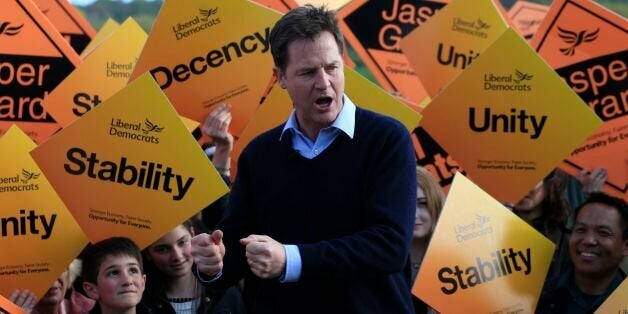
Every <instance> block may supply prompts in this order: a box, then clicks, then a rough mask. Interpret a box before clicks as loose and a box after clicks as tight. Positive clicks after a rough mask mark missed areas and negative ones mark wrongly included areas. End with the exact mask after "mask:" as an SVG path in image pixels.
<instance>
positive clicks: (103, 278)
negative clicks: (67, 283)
mask: <svg viewBox="0 0 628 314" xmlns="http://www.w3.org/2000/svg"><path fill="white" fill-rule="evenodd" d="M145 284H146V276H145V275H144V274H142V271H141V269H140V266H139V264H138V261H137V260H136V259H135V258H133V257H130V256H126V255H121V256H107V257H106V258H105V260H104V261H103V262H102V264H101V265H100V268H99V270H98V277H97V279H96V284H93V283H89V282H84V283H83V287H84V288H85V291H86V292H87V294H88V296H89V297H90V298H92V299H94V300H97V301H98V303H99V305H98V306H100V307H101V309H103V310H104V309H107V310H108V311H109V312H123V311H127V310H129V309H131V308H134V307H135V306H136V305H137V304H139V303H140V300H141V299H142V294H143V293H144V286H145Z"/></svg>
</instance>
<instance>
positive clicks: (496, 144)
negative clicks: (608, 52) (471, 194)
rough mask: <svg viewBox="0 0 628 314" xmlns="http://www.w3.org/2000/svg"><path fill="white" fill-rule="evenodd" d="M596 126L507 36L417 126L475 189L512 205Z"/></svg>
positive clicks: (518, 41) (528, 51) (515, 38)
mask: <svg viewBox="0 0 628 314" xmlns="http://www.w3.org/2000/svg"><path fill="white" fill-rule="evenodd" d="M461 91H464V92H461ZM600 124H601V121H600V120H599V118H597V116H596V115H595V113H593V112H592V111H591V110H590V109H589V108H587V107H586V106H585V105H584V103H583V102H582V100H581V99H580V98H579V97H578V95H576V94H575V93H574V92H573V91H572V90H571V89H570V88H569V87H568V86H567V85H565V83H564V82H563V80H562V79H561V78H560V77H559V76H558V75H556V73H555V72H554V71H553V70H552V69H551V68H549V67H548V66H547V64H546V63H545V62H544V61H543V60H541V58H540V57H539V56H538V55H537V54H536V53H535V52H534V50H532V48H530V46H528V44H527V43H526V42H525V41H524V40H523V39H522V38H521V37H520V36H519V35H518V34H517V33H516V32H515V31H514V30H512V29H508V30H507V31H506V32H504V34H503V35H502V36H501V37H500V38H499V39H497V40H496V41H495V42H494V43H493V45H491V46H490V47H489V48H488V49H487V50H486V51H485V52H484V53H483V54H482V55H481V56H480V57H479V58H478V59H477V60H475V61H474V62H473V64H471V66H469V68H467V69H466V70H465V71H464V72H462V73H461V74H460V75H459V76H458V77H457V78H456V79H455V80H454V81H453V82H452V83H451V84H449V86H448V87H447V89H445V90H444V91H443V92H442V93H441V94H439V96H437V97H436V98H435V99H434V100H433V101H432V102H431V103H430V105H429V106H427V108H425V110H424V111H423V120H422V121H421V126H422V127H423V128H425V129H426V130H427V131H428V132H430V135H432V137H434V138H435V139H436V140H437V141H438V143H439V144H440V145H441V146H442V147H443V148H444V149H446V150H447V151H448V152H449V153H450V154H452V156H453V157H454V158H455V159H456V160H457V161H458V162H459V163H460V165H462V167H463V168H464V170H465V171H466V172H467V174H468V175H469V177H470V178H472V179H473V181H474V182H475V183H476V184H477V185H479V186H480V187H481V188H482V189H483V190H485V191H486V192H488V193H489V194H491V195H492V196H494V197H495V198H497V199H499V200H502V201H510V202H513V203H514V202H517V201H518V200H519V199H520V198H521V197H523V196H524V195H525V194H526V193H527V192H528V191H529V190H530V189H531V188H532V187H534V186H535V185H536V184H537V183H538V182H539V181H541V180H542V179H543V177H544V176H545V175H546V174H547V173H549V172H550V171H551V170H552V169H554V167H556V166H557V165H558V164H559V163H560V162H561V161H562V160H563V158H564V157H565V156H567V155H568V154H569V153H570V152H571V151H572V150H573V148H574V147H576V146H577V145H578V144H579V143H581V142H582V140H583V139H584V138H585V137H586V136H588V135H589V134H590V133H591V132H593V131H594V130H595V129H596V128H597V127H598V126H599V125H600ZM574 125H577V126H578V127H577V128H574V127H573V126H574ZM550 148H551V149H550Z"/></svg>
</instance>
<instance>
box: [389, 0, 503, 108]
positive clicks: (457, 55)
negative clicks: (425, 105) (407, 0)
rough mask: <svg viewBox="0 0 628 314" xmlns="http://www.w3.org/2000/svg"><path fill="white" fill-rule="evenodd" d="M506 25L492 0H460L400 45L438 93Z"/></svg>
mask: <svg viewBox="0 0 628 314" xmlns="http://www.w3.org/2000/svg"><path fill="white" fill-rule="evenodd" d="M506 28H507V25H506V21H505V20H504V18H503V17H502V15H501V13H500V12H499V10H498V9H497V7H496V6H495V4H494V3H493V0H476V1H466V0H457V1H453V2H451V3H450V4H448V5H447V6H446V7H445V8H443V9H442V10H441V12H439V13H438V14H437V15H435V16H434V17H433V18H431V19H430V20H429V21H428V22H426V23H425V25H424V26H423V27H419V28H417V29H416V30H414V31H412V32H411V33H410V34H408V35H407V36H406V37H404V38H403V39H402V40H401V49H402V50H403V53H404V54H405V55H406V57H407V58H408V61H409V62H410V64H411V65H412V68H413V69H414V71H415V72H416V74H417V76H418V77H419V78H420V79H421V82H423V86H424V87H425V90H426V91H427V93H428V95H429V96H430V97H435V96H436V95H438V93H440V92H441V91H442V90H443V88H445V87H446V86H447V84H449V82H451V80H452V79H454V78H455V77H456V76H458V74H460V73H461V72H462V71H463V70H464V69H466V68H467V67H468V66H469V65H470V64H471V62H473V60H475V59H476V58H477V57H478V56H479V55H480V54H481V53H482V52H483V51H484V50H485V49H486V48H487V47H488V46H489V45H490V44H491V43H493V42H494V41H495V39H497V37H499V36H500V35H501V34H502V33H503V32H504V31H505V30H506Z"/></svg>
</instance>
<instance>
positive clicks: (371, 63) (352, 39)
mask: <svg viewBox="0 0 628 314" xmlns="http://www.w3.org/2000/svg"><path fill="white" fill-rule="evenodd" d="M443 2H444V1H443ZM444 5H445V3H442V2H438V1H423V0H394V1H367V0H354V1H353V2H351V3H350V4H349V5H347V6H346V7H345V8H343V9H342V10H341V11H340V12H339V14H338V15H339V18H340V26H341V28H342V31H343V33H344V35H345V37H346V39H347V40H348V41H349V43H350V44H351V46H352V47H353V48H355V50H356V52H357V53H358V55H359V56H360V58H361V59H362V61H364V64H365V65H366V66H367V67H368V69H369V70H370V71H371V72H372V73H373V75H374V76H375V78H376V79H377V82H378V83H379V84H380V85H381V86H382V87H383V88H384V89H385V90H387V91H395V92H398V93H400V94H401V96H403V97H404V98H407V99H409V100H410V101H412V102H414V103H416V104H417V105H421V104H423V103H424V102H427V101H428V100H429V98H428V97H427V96H428V94H427V92H426V91H425V89H424V88H423V85H422V82H421V81H420V80H419V78H418V77H417V75H416V73H415V71H414V70H413V69H412V68H411V67H410V64H409V63H408V59H406V55H404V54H402V53H401V39H402V38H403V37H404V36H406V35H407V34H408V33H410V32H411V31H412V30H413V29H415V28H417V27H418V28H419V29H420V28H421V27H423V24H424V23H425V22H426V21H427V20H429V19H431V18H432V15H434V14H435V13H436V12H437V11H438V10H440V9H441V8H442V7H443V6H444Z"/></svg>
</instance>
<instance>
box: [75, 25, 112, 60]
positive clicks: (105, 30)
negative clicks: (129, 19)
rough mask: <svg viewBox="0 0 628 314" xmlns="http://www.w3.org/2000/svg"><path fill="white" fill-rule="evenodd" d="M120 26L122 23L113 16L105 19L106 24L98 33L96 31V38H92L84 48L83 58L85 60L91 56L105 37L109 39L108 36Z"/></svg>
mask: <svg viewBox="0 0 628 314" xmlns="http://www.w3.org/2000/svg"><path fill="white" fill-rule="evenodd" d="M118 27H120V24H119V23H118V22H116V21H115V20H113V19H111V18H109V19H107V21H105V24H103V25H102V26H101V27H100V29H99V30H98V33H96V35H95V36H94V38H92V40H91V41H90V42H89V44H88V45H87V47H85V49H83V52H81V59H83V60H85V59H86V58H87V56H89V55H90V54H91V53H92V51H94V48H96V47H97V46H98V45H100V44H101V43H102V42H103V41H104V40H105V39H107V37H109V36H111V34H113V32H115V31H116V30H117V29H118Z"/></svg>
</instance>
